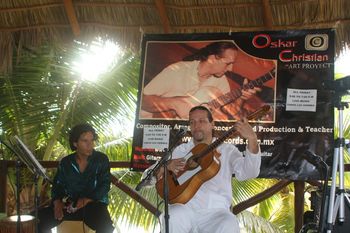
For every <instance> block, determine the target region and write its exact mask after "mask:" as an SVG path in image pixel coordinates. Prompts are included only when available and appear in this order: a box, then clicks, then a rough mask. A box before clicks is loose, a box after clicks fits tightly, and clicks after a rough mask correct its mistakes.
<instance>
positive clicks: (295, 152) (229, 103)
mask: <svg viewBox="0 0 350 233" xmlns="http://www.w3.org/2000/svg"><path fill="white" fill-rule="evenodd" d="M217 48H223V51H227V50H225V49H227V48H229V49H231V50H235V51H236V52H234V55H231V56H226V55H225V54H224V55H220V54H218V53H216V54H215V53H214V54H213V52H210V51H213V50H215V49H217ZM208 51H209V52H208ZM215 51H216V50H215ZM209 58H210V60H209ZM203 62H212V63H213V64H212V66H211V67H212V68H211V70H210V71H208V70H205V69H204V68H203V66H202V65H203ZM208 72H209V73H210V74H211V76H208V75H207V76H205V75H203V74H208ZM333 78H334V30H332V29H322V30H321V29H320V30H295V31H293V30H292V31H291V30H288V31H263V32H239V33H211V34H161V35H160V34H157V35H155V34H148V35H145V36H144V37H143V41H142V63H141V71H140V81H139V94H138V104H137V112H136V120H135V128H134V137H133V151H132V161H131V162H132V165H131V169H132V170H135V171H142V170H144V169H146V168H148V167H149V166H150V165H152V164H154V163H155V162H157V161H158V160H159V159H160V158H162V156H164V154H165V151H166V150H168V149H169V147H171V145H172V144H174V143H175V142H174V140H175V135H176V134H178V132H179V130H180V129H183V128H184V127H186V128H187V129H188V130H187V132H186V134H185V135H184V136H183V137H182V138H181V141H180V143H185V142H187V141H189V140H190V139H191V134H190V129H189V127H188V125H189V124H188V112H189V110H190V109H191V108H192V107H193V106H197V105H203V106H206V107H208V108H209V109H210V110H211V111H212V113H213V116H214V120H215V137H217V138H221V137H222V135H223V134H224V133H225V132H227V130H229V129H230V128H231V127H232V126H233V125H234V124H235V122H236V121H237V120H240V119H241V118H242V117H247V116H249V115H250V114H251V113H253V112H255V111H257V110H259V109H261V108H264V106H268V107H269V109H268V110H267V111H266V112H265V113H264V114H263V115H262V116H260V117H259V118H258V119H252V120H250V123H251V125H252V127H253V129H254V131H255V132H256V133H257V136H258V139H259V143H260V148H261V152H262V154H263V157H262V164H261V172H260V176H259V177H265V178H283V179H291V180H312V179H319V178H321V179H322V174H321V173H322V172H320V171H319V167H318V165H317V164H315V162H314V157H313V156H311V158H310V153H306V152H311V155H314V156H320V157H321V158H322V159H323V160H327V159H329V158H328V157H332V155H333V152H332V151H333V143H334V142H333V140H334V139H333V138H334V132H333V126H334V116H333V112H334V106H333V104H332V94H331V93H332V92H331V91H330V90H328V89H327V87H326V86H325V81H332V80H333ZM254 88H255V89H254ZM252 89H254V90H256V92H255V93H253V94H251V95H250V96H249V97H247V98H246V97H245V96H244V95H243V94H244V93H247V91H248V92H249V90H252ZM268 107H267V108H268ZM265 108H266V107H265ZM224 143H233V144H234V145H236V146H237V147H238V149H240V150H242V151H243V150H244V149H245V144H246V140H245V139H243V138H241V137H239V135H237V134H233V135H232V136H231V137H228V138H227V139H225V141H224Z"/></svg>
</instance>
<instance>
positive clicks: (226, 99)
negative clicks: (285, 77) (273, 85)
mask: <svg viewBox="0 0 350 233" xmlns="http://www.w3.org/2000/svg"><path fill="white" fill-rule="evenodd" d="M274 76H275V69H272V70H271V71H269V72H267V73H266V74H264V75H263V76H261V77H259V78H257V79H255V80H253V81H250V82H249V83H247V84H244V85H243V86H242V88H241V89H239V88H238V89H234V90H232V91H230V92H227V93H226V94H223V95H221V96H219V97H217V98H216V99H213V100H211V101H209V102H208V103H207V104H208V105H209V107H210V108H211V109H217V108H220V107H221V106H224V105H226V104H229V103H232V102H233V101H235V100H236V99H238V98H239V97H240V96H241V95H242V90H248V89H253V88H254V87H261V86H262V85H263V84H264V83H265V82H267V81H269V80H271V79H273V78H274Z"/></svg>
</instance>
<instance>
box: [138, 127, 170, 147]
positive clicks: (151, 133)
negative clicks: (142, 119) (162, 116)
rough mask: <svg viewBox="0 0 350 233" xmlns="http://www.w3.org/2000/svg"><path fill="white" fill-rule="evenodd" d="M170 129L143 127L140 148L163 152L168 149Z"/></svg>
mask: <svg viewBox="0 0 350 233" xmlns="http://www.w3.org/2000/svg"><path fill="white" fill-rule="evenodd" d="M169 134H170V129H169V128H167V127H164V128H157V127H144V128H143V143H142V148H148V149H159V150H163V149H165V148H168V147H169Z"/></svg>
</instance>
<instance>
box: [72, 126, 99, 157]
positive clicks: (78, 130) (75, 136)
mask: <svg viewBox="0 0 350 233" xmlns="http://www.w3.org/2000/svg"><path fill="white" fill-rule="evenodd" d="M86 132H91V133H92V135H93V136H94V141H95V140H97V139H98V135H97V133H96V131H95V129H94V128H93V127H92V126H91V125H89V124H87V123H83V124H79V125H76V126H74V127H73V128H72V129H71V131H70V132H69V146H70V148H71V149H72V150H73V151H75V150H76V149H77V148H76V146H74V143H75V142H78V140H79V137H80V135H82V134H83V133H86Z"/></svg>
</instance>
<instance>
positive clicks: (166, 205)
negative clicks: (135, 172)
mask: <svg viewBox="0 0 350 233" xmlns="http://www.w3.org/2000/svg"><path fill="white" fill-rule="evenodd" d="M186 132H187V128H185V127H184V128H180V130H179V131H178V132H177V134H176V135H175V140H174V142H173V143H172V144H171V145H170V146H169V149H165V154H164V156H163V157H162V159H161V160H159V161H158V162H157V163H156V164H155V165H154V166H153V167H152V168H151V169H150V170H149V171H147V175H146V176H145V177H144V178H143V179H142V180H141V181H140V183H139V184H138V185H137V186H136V188H135V190H136V191H139V190H140V189H141V188H142V187H143V186H146V184H147V181H149V180H151V179H152V176H154V175H155V174H156V172H157V171H158V169H159V168H160V167H163V169H164V174H163V199H164V225H165V233H168V232H169V186H168V182H167V181H168V177H167V176H168V168H167V165H168V164H167V162H168V161H169V160H170V159H171V156H172V152H173V150H174V148H175V146H176V145H177V143H178V142H179V141H180V140H181V138H182V137H183V136H184V135H185V134H186Z"/></svg>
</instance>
